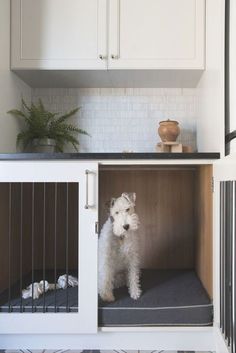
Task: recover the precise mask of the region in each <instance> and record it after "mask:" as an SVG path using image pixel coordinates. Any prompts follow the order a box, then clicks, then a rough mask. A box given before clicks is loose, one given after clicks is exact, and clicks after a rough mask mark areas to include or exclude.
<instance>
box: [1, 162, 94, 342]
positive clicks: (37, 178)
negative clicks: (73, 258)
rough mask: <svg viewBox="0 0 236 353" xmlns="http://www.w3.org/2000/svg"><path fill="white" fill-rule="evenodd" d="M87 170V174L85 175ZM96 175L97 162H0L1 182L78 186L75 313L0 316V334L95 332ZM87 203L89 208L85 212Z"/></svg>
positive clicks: (4, 314)
mask: <svg viewBox="0 0 236 353" xmlns="http://www.w3.org/2000/svg"><path fill="white" fill-rule="evenodd" d="M86 170H88V171H89V174H87V175H86ZM97 173H98V164H97V163H96V162H83V163H80V162H78V161H77V162H71V161H70V162H62V161H61V162H58V161H53V162H50V161H36V162H34V161H32V162H31V161H27V162H17V161H16V162H0V182H7V183H14V182H16V183H18V182H68V183H69V182H78V183H79V205H78V206H79V207H78V209H79V264H78V266H79V287H78V294H79V298H78V299H79V310H78V313H63V314H62V313H42V314H41V313H34V314H29V313H22V314H21V313H0V333H1V334H4V333H5V334H8V335H9V334H26V333H27V334H47V335H48V334H69V333H70V334H78V333H96V332H97V297H98V294H97V234H95V223H96V222H97V220H98V185H97V180H98V177H97V176H98V174H97ZM87 203H88V204H89V206H90V207H89V208H87V209H86V208H85V205H86V204H87ZM91 262H92V263H93V266H91ZM88 278H89V280H88ZM0 341H1V338H0ZM43 344H44V341H42V345H43Z"/></svg>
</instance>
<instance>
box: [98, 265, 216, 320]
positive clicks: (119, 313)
mask: <svg viewBox="0 0 236 353" xmlns="http://www.w3.org/2000/svg"><path fill="white" fill-rule="evenodd" d="M141 284H142V291H143V293H142V295H141V297H140V298H139V299H138V300H133V299H131V298H130V296H129V294H128V290H127V288H126V287H122V288H119V289H116V290H115V298H116V301H115V302H113V303H105V302H102V301H101V300H100V301H99V326H157V325H158V326H169V325H170V326H179V325H182V326H209V325H212V321H213V317H212V314H213V305H212V302H211V300H210V299H209V297H208V294H207V292H206V291H205V289H204V287H203V285H202V283H201V281H200V280H199V279H198V277H197V275H196V273H195V271H194V270H143V271H142V277H141Z"/></svg>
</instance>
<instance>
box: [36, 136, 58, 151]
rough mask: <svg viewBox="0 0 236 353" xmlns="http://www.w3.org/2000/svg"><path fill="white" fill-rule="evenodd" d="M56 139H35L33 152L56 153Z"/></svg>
mask: <svg viewBox="0 0 236 353" xmlns="http://www.w3.org/2000/svg"><path fill="white" fill-rule="evenodd" d="M55 147H56V141H55V140H54V139H49V138H44V139H34V140H33V142H32V148H33V152H36V153H54V152H55Z"/></svg>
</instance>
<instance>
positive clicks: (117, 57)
mask: <svg viewBox="0 0 236 353" xmlns="http://www.w3.org/2000/svg"><path fill="white" fill-rule="evenodd" d="M111 58H112V59H113V60H117V59H119V55H114V54H111Z"/></svg>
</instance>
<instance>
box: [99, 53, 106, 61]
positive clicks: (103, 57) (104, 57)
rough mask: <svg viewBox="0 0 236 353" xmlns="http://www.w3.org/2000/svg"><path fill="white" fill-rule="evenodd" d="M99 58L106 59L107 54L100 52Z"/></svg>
mask: <svg viewBox="0 0 236 353" xmlns="http://www.w3.org/2000/svg"><path fill="white" fill-rule="evenodd" d="M99 59H101V60H106V59H107V56H106V55H102V54H100V55H99Z"/></svg>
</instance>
